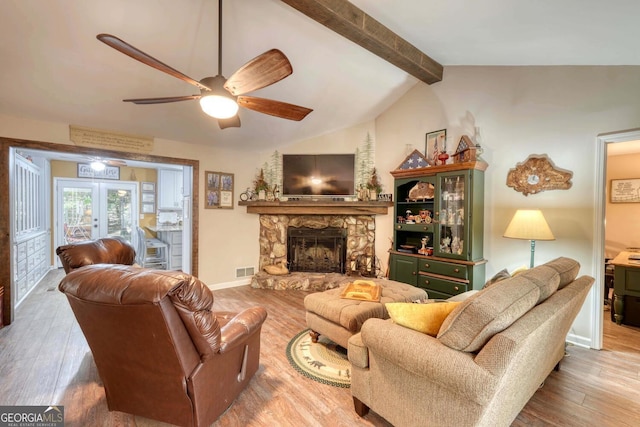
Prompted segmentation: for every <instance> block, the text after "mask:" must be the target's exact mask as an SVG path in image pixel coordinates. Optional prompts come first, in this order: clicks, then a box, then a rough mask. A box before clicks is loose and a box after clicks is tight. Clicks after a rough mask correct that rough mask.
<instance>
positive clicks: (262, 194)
mask: <svg viewBox="0 0 640 427" xmlns="http://www.w3.org/2000/svg"><path fill="white" fill-rule="evenodd" d="M253 188H254V190H255V192H256V193H257V194H258V200H265V199H266V198H267V191H268V190H269V184H267V181H265V180H264V170H263V169H260V173H259V174H258V176H257V178H256V179H255V180H254V181H253Z"/></svg>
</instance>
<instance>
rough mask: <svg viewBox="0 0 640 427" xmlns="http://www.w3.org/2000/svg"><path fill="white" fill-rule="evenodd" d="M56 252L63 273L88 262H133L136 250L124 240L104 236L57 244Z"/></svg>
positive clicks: (128, 263)
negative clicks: (67, 243)
mask: <svg viewBox="0 0 640 427" xmlns="http://www.w3.org/2000/svg"><path fill="white" fill-rule="evenodd" d="M56 254H57V255H58V257H59V258H60V261H61V262H62V267H63V268H64V271H65V273H69V272H70V271H73V270H75V269H76V268H80V267H83V266H85V265H90V264H126V265H131V264H133V262H134V260H135V257H136V251H135V249H134V248H133V246H131V244H130V243H129V242H127V241H126V240H123V239H120V238H118V237H105V238H102V239H98V240H87V241H86V242H80V243H74V244H71V245H64V246H59V247H58V248H56Z"/></svg>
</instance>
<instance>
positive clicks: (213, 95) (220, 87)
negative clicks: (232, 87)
mask: <svg viewBox="0 0 640 427" xmlns="http://www.w3.org/2000/svg"><path fill="white" fill-rule="evenodd" d="M225 81H226V79H225V78H224V77H222V76H221V75H217V76H215V77H207V78H204V79H202V80H201V81H200V82H201V83H202V84H203V85H206V86H208V87H210V88H211V90H204V89H201V90H200V94H201V95H200V107H201V108H202V111H204V112H205V114H208V115H209V116H211V117H215V118H216V119H229V118H231V117H233V116H235V115H236V114H237V113H238V102H237V101H236V98H235V97H234V96H233V95H231V94H230V93H229V92H227V90H226V89H225V88H224V82H225Z"/></svg>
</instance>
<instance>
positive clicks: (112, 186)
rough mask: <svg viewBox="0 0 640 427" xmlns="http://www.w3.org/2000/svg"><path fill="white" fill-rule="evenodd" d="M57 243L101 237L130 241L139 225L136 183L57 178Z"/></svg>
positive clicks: (55, 212) (55, 216) (55, 234)
mask: <svg viewBox="0 0 640 427" xmlns="http://www.w3.org/2000/svg"><path fill="white" fill-rule="evenodd" d="M54 185H55V203H54V240H55V242H56V246H61V245H66V244H69V243H77V242H81V241H84V240H93V239H99V238H102V237H116V236H117V237H122V238H124V239H125V240H128V241H129V242H131V236H132V234H133V233H135V229H136V227H137V225H138V183H136V182H122V181H117V182H105V181H95V180H91V181H88V180H82V179H63V178H56V179H55V180H54Z"/></svg>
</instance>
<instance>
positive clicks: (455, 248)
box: [451, 236, 462, 255]
mask: <svg viewBox="0 0 640 427" xmlns="http://www.w3.org/2000/svg"><path fill="white" fill-rule="evenodd" d="M460 243H461V241H460V239H459V238H458V236H456V237H454V238H453V240H452V241H451V253H454V254H458V255H460V254H461V253H462V245H461V244H460Z"/></svg>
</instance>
